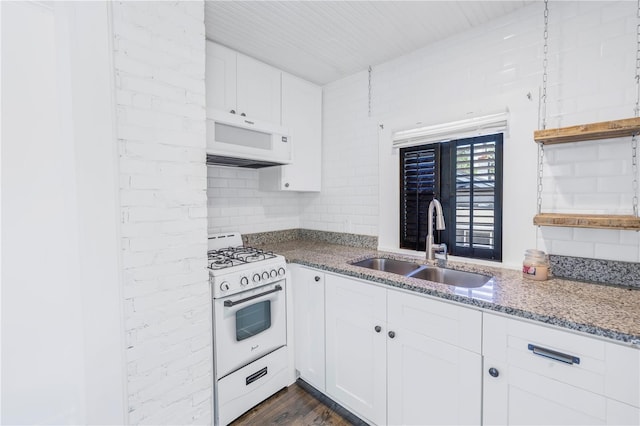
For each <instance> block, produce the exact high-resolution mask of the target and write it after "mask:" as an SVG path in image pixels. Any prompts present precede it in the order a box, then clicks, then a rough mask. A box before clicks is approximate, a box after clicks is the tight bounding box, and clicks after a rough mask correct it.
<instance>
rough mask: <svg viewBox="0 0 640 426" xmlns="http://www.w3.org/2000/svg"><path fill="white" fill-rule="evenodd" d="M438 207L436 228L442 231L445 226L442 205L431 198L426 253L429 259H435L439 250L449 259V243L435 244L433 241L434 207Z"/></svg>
mask: <svg viewBox="0 0 640 426" xmlns="http://www.w3.org/2000/svg"><path fill="white" fill-rule="evenodd" d="M434 207H435V209H436V229H437V230H438V231H442V230H443V229H444V228H445V226H444V215H443V214H442V205H441V204H440V201H438V200H436V199H435V198H434V199H433V200H431V202H430V203H429V209H428V211H427V230H428V232H427V247H426V255H427V261H434V260H435V259H436V257H435V252H436V251H439V252H441V253H442V254H443V255H444V259H445V260H446V259H447V245H446V244H445V243H442V244H434V243H433V208H434Z"/></svg>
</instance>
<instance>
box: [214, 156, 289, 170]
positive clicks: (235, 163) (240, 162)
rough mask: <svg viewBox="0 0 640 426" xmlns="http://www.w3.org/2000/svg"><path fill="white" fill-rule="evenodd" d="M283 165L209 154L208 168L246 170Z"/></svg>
mask: <svg viewBox="0 0 640 426" xmlns="http://www.w3.org/2000/svg"><path fill="white" fill-rule="evenodd" d="M282 164H283V163H275V162H272V161H262V160H251V159H248V158H236V157H225V156H223V155H215V154H207V166H230V167H244V168H246V169H262V168H265V167H273V166H281V165H282Z"/></svg>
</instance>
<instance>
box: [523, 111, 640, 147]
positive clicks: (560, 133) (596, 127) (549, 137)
mask: <svg viewBox="0 0 640 426" xmlns="http://www.w3.org/2000/svg"><path fill="white" fill-rule="evenodd" d="M634 133H640V117H635V118H625V119H623V120H613V121H602V122H600V123H589V124H581V125H579V126H571V127H560V128H557V129H545V130H536V131H534V132H533V140H534V141H536V142H541V143H542V144H544V145H547V144H557V143H567V142H582V141H592V140H596V139H609V138H622V137H625V136H631V135H633V134H634Z"/></svg>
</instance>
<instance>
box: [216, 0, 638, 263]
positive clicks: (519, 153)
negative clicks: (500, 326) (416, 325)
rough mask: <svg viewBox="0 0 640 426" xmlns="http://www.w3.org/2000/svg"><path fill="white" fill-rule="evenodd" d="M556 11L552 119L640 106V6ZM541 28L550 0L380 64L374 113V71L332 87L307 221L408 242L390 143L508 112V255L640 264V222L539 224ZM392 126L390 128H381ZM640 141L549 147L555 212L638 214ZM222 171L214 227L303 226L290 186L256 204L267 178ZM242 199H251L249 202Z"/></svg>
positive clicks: (509, 259) (547, 203) (603, 115)
mask: <svg viewBox="0 0 640 426" xmlns="http://www.w3.org/2000/svg"><path fill="white" fill-rule="evenodd" d="M549 7H550V22H549V24H550V27H549V77H548V81H549V87H548V107H547V117H548V120H547V127H548V128H553V127H559V126H568V125H573V124H581V123H588V122H594V121H603V120H609V119H619V118H628V117H631V116H633V106H634V103H635V81H634V65H635V51H636V25H637V22H636V21H637V19H636V15H637V13H636V10H635V9H636V4H635V3H634V2H629V1H622V2H551V3H550V6H549ZM542 34H543V4H542V3H541V2H535V3H533V4H531V5H529V6H527V7H525V8H523V9H521V10H519V11H516V12H515V13H513V14H511V15H509V16H505V17H502V18H499V19H497V20H494V21H493V22H490V23H487V24H484V25H482V26H480V27H477V28H475V29H472V30H470V31H468V32H466V33H463V34H459V35H457V36H454V37H451V38H448V39H446V40H442V41H440V42H437V43H435V44H433V45H430V46H427V47H425V48H423V49H420V50H418V51H416V52H414V53H412V54H410V55H406V56H404V57H401V58H398V59H396V60H393V61H390V62H387V63H384V64H379V65H375V66H374V67H373V74H372V105H371V117H369V116H368V96H367V89H368V80H367V72H360V73H358V74H355V75H352V76H349V77H347V78H344V79H342V80H339V81H336V82H333V83H330V84H328V85H326V86H325V87H324V88H323V148H322V149H323V152H322V155H323V159H322V167H323V170H322V192H321V193H319V194H299V195H298V196H297V200H298V202H299V207H298V208H299V211H300V213H299V215H300V216H299V224H300V227H303V228H310V229H318V230H326V231H335V232H353V233H360V234H365V235H375V236H379V238H380V244H381V248H392V247H393V246H397V243H396V239H397V226H396V223H397V218H396V216H397V211H398V207H397V204H398V203H397V202H396V201H395V200H394V199H393V197H395V193H397V185H396V182H397V176H396V173H395V172H394V171H393V168H392V165H393V164H395V163H397V158H396V154H397V153H394V152H393V151H392V150H391V149H388V147H387V146H385V145H384V144H386V143H388V141H389V138H390V134H391V131H393V130H397V129H399V128H411V127H412V126H418V124H416V123H418V122H420V123H422V124H421V125H428V124H438V123H443V122H449V121H456V120H460V119H464V118H467V117H469V116H471V115H482V114H489V113H494V112H499V111H504V110H508V111H509V129H508V131H507V134H506V135H505V144H504V154H505V176H504V206H503V212H504V219H503V220H504V222H503V227H504V228H503V229H504V240H503V250H504V256H503V259H504V264H505V265H506V266H510V267H516V268H517V267H518V265H520V264H521V262H522V257H523V251H524V250H525V249H527V248H532V247H536V246H537V247H538V248H540V249H543V250H546V251H547V252H550V253H553V254H559V255H569V256H585V257H597V258H602V259H613V260H624V261H634V262H637V261H640V234H639V233H637V232H634V231H610V230H593V229H571V228H548V227H543V228H539V229H538V228H536V227H534V226H533V216H534V215H535V213H536V176H537V170H536V161H537V146H536V144H535V143H534V142H533V131H534V130H536V129H537V128H538V126H539V124H538V119H539V112H538V109H539V103H538V97H539V91H540V88H541V84H542V51H543V39H542ZM529 96H530V97H531V99H529ZM381 123H382V124H384V129H380V128H379V127H378V125H379V124H381ZM381 144H382V145H381ZM379 149H381V150H383V152H382V154H380V155H379V153H378V151H379ZM630 151H631V150H630V142H629V141H628V140H616V141H601V142H589V143H585V144H582V145H580V146H576V145H575V144H571V145H564V146H556V147H547V149H546V155H545V180H544V196H543V211H547V212H550V211H558V212H561V211H574V212H579V211H582V212H586V211H588V212H593V213H595V212H609V213H627V214H628V213H630V212H631V201H630V199H631V193H632V190H631V168H630ZM596 164H597V166H596ZM219 178H220V176H212V175H211V174H210V175H209V194H210V196H212V197H211V199H210V201H209V229H210V230H230V229H232V228H233V229H237V230H240V231H241V232H256V231H269V230H275V229H281V228H282V227H283V226H284V224H286V222H287V221H288V220H290V221H291V223H294V222H295V215H296V212H295V210H296V209H295V203H294V200H292V199H290V198H284V197H288V196H289V194H277V193H274V194H275V195H273V196H268V195H267V194H266V193H261V192H259V191H253V190H251V191H250V197H251V198H253V200H254V201H248V199H246V197H245V195H246V194H249V192H246V193H245V192H244V188H246V187H250V188H257V187H258V182H257V180H256V179H257V177H255V178H254V176H253V175H242V177H241V178H239V179H235V178H234V177H231V180H229V181H220V180H219ZM235 184H237V185H239V186H235ZM221 186H222V188H226V189H221ZM233 189H238V190H241V191H243V193H242V194H238V193H237V192H234V191H233ZM593 189H596V190H597V191H598V193H597V195H595V196H593V195H591V194H590V192H592V191H593ZM379 194H380V195H381V197H382V198H381V199H378V195H379ZM390 197H391V198H390ZM237 198H245V201H246V204H242V203H239V202H238V200H237ZM263 200H269V202H271V201H270V200H277V201H278V202H279V203H280V205H281V206H283V207H282V208H283V209H285V208H286V212H282V213H279V214H274V215H268V214H265V213H262V212H259V209H260V206H261V203H262V202H263ZM227 206H232V208H231V210H225V209H226V207H227ZM284 206H287V207H284ZM245 207H246V208H245ZM256 211H258V213H256ZM229 215H232V217H231V218H228V217H229ZM279 215H281V216H280V217H279ZM284 218H286V219H287V221H283V220H280V219H284Z"/></svg>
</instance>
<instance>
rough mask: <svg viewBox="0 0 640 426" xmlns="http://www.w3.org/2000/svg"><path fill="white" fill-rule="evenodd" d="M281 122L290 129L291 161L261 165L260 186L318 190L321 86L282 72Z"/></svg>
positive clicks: (320, 170)
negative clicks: (280, 164)
mask: <svg viewBox="0 0 640 426" xmlns="http://www.w3.org/2000/svg"><path fill="white" fill-rule="evenodd" d="M282 125H283V126H285V127H287V128H288V129H289V136H290V139H291V143H292V144H293V163H292V164H289V165H286V166H282V167H271V168H267V169H262V170H261V171H260V182H261V184H260V186H261V188H262V189H265V190H272V191H307V192H319V191H320V186H321V181H322V175H321V173H322V165H321V158H322V88H321V87H320V86H316V85H315V84H312V83H309V82H308V81H305V80H302V79H300V78H297V77H294V76H292V75H290V74H287V73H282Z"/></svg>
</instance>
